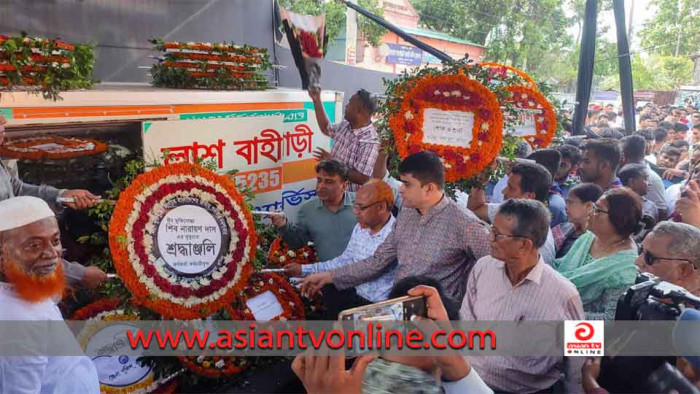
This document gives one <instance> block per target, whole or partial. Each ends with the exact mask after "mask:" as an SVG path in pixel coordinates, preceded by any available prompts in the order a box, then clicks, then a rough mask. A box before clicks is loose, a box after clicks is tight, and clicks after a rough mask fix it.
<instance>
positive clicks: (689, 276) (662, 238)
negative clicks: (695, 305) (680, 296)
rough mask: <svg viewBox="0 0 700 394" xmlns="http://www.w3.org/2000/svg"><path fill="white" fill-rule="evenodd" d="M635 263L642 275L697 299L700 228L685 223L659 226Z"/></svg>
mask: <svg viewBox="0 0 700 394" xmlns="http://www.w3.org/2000/svg"><path fill="white" fill-rule="evenodd" d="M635 264H636V265H637V267H639V269H640V271H642V272H648V273H650V274H653V275H656V276H658V277H659V278H660V279H661V280H665V281H666V282H671V283H673V284H675V285H677V286H680V287H683V288H685V289H686V290H688V291H689V292H691V293H693V294H695V295H697V296H700V229H697V228H695V227H693V226H690V225H688V224H685V223H674V222H662V223H659V224H658V225H657V226H656V227H655V228H654V231H652V232H651V233H650V234H649V235H648V236H647V237H646V238H645V239H644V242H643V243H642V250H641V254H640V255H639V257H638V258H637V261H636V262H635Z"/></svg>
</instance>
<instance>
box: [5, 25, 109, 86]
mask: <svg viewBox="0 0 700 394" xmlns="http://www.w3.org/2000/svg"><path fill="white" fill-rule="evenodd" d="M0 59H1V60H3V62H2V66H3V67H2V70H0V73H1V76H0V78H2V81H1V82H2V83H1V84H0V85H2V86H4V87H6V88H8V89H10V90H13V89H16V88H21V87H28V88H29V91H31V92H34V93H36V94H39V93H41V94H42V96H43V97H44V98H45V99H51V100H58V99H60V92H62V91H66V90H69V89H85V88H89V87H91V86H92V84H93V83H94V82H95V81H94V80H93V79H92V70H93V66H94V62H95V55H94V53H93V46H92V45H87V44H82V45H75V46H73V47H72V48H71V46H70V45H67V44H64V43H61V42H59V41H56V40H53V39H40V38H33V37H29V36H27V35H26V33H24V32H23V33H22V35H21V36H14V37H9V38H5V39H4V42H2V45H1V46H0Z"/></svg>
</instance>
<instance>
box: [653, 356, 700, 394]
mask: <svg viewBox="0 0 700 394" xmlns="http://www.w3.org/2000/svg"><path fill="white" fill-rule="evenodd" d="M647 382H648V384H649V392H650V393H671V392H676V393H683V394H685V393H690V394H698V393H700V390H698V389H697V388H695V387H694V386H693V385H692V383H690V382H689V381H688V379H686V378H685V377H684V376H683V375H682V374H681V373H680V372H679V371H678V370H677V369H676V368H675V367H673V366H672V365H671V364H669V363H664V364H663V365H662V366H661V368H659V369H657V370H656V371H654V373H652V374H651V376H649V379H648V381H647Z"/></svg>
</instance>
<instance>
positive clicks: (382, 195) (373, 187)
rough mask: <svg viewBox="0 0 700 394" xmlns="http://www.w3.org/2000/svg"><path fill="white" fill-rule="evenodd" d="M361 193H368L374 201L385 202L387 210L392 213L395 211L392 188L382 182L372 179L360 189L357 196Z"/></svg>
mask: <svg viewBox="0 0 700 394" xmlns="http://www.w3.org/2000/svg"><path fill="white" fill-rule="evenodd" d="M360 193H368V194H369V196H370V197H371V198H372V200H373V201H382V202H384V203H385V204H386V208H387V210H388V211H390V212H391V210H392V209H394V192H393V191H392V190H391V187H390V186H389V185H388V184H387V183H386V182H384V181H382V180H379V179H370V180H369V181H368V182H367V183H365V184H364V185H362V187H360V189H358V191H357V194H360Z"/></svg>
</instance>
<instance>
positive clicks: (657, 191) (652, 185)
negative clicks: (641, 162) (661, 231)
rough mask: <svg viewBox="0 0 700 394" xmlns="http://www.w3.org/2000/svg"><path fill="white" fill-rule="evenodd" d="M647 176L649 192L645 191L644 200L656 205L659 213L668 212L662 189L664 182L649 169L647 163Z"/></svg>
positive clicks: (664, 192)
mask: <svg viewBox="0 0 700 394" xmlns="http://www.w3.org/2000/svg"><path fill="white" fill-rule="evenodd" d="M647 174H648V177H649V178H648V179H649V190H648V191H647V195H646V198H647V199H649V201H651V202H653V203H654V204H656V207H657V208H659V211H668V210H669V208H668V206H667V205H666V189H665V188H664V181H662V180H661V177H660V176H659V174H657V173H656V172H655V171H654V170H652V169H651V167H650V166H649V163H647Z"/></svg>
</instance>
